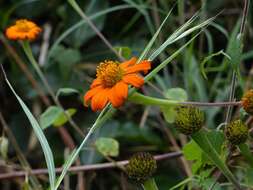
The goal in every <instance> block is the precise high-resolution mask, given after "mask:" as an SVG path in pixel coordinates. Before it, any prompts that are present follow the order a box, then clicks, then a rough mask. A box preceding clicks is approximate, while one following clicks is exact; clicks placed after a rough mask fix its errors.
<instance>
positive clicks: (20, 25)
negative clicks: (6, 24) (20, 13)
mask: <svg viewBox="0 0 253 190" xmlns="http://www.w3.org/2000/svg"><path fill="white" fill-rule="evenodd" d="M15 26H16V28H17V31H18V32H29V31H30V30H31V24H29V22H28V21H27V20H25V19H22V20H18V21H16V25H15Z"/></svg>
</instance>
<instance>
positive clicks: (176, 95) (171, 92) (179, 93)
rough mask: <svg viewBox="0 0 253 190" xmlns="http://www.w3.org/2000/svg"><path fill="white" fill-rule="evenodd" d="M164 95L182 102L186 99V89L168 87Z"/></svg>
mask: <svg viewBox="0 0 253 190" xmlns="http://www.w3.org/2000/svg"><path fill="white" fill-rule="evenodd" d="M164 95H165V97H166V98H168V99H170V100H178V101H180V102H184V101H186V100H187V99H188V97H187V93H186V91H185V90H184V89H182V88H170V89H168V90H167V92H165V93H164Z"/></svg>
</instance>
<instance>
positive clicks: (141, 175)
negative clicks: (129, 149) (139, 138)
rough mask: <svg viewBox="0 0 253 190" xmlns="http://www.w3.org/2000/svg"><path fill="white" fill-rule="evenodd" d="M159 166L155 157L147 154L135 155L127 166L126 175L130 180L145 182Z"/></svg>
mask: <svg viewBox="0 0 253 190" xmlns="http://www.w3.org/2000/svg"><path fill="white" fill-rule="evenodd" d="M156 168H157V165H156V160H155V159H154V157H153V156H152V155H151V154H149V153H146V152H142V153H137V154H135V155H133V156H132V157H131V158H130V160H129V163H128V164H127V166H126V173H127V175H128V177H129V178H130V179H133V180H135V181H137V182H144V181H145V180H147V179H148V178H150V177H151V176H152V174H153V173H154V172H155V171H156Z"/></svg>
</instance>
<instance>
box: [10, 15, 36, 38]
mask: <svg viewBox="0 0 253 190" xmlns="http://www.w3.org/2000/svg"><path fill="white" fill-rule="evenodd" d="M40 32H41V28H40V27H39V26H37V25H36V24H35V23H34V22H32V21H29V20H26V19H20V20H17V21H16V23H15V24H14V25H12V26H10V27H9V28H7V29H6V32H5V34H6V36H7V38H8V39H10V40H34V39H35V38H37V36H38V35H39V33H40Z"/></svg>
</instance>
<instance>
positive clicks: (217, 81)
mask: <svg viewBox="0 0 253 190" xmlns="http://www.w3.org/2000/svg"><path fill="white" fill-rule="evenodd" d="M77 2H78V3H79V5H80V6H81V8H82V9H83V10H84V12H85V13H86V14H87V15H88V16H89V17H90V18H91V19H92V21H93V22H94V24H95V25H96V26H97V28H98V29H99V30H100V31H101V32H102V33H103V34H104V35H105V36H106V37H107V39H108V40H109V41H110V42H111V43H112V44H113V46H114V47H115V48H116V49H117V50H118V51H120V52H121V53H122V55H123V56H124V57H125V58H130V57H131V56H138V55H139V54H140V52H141V51H142V50H143V48H144V47H145V45H146V44H147V43H148V41H149V40H150V39H151V37H152V36H153V34H154V32H155V31H156V29H157V28H158V27H159V25H160V24H161V21H162V20H163V19H164V18H165V16H166V14H167V13H168V12H169V11H170V9H171V8H172V6H173V5H174V6H175V7H174V9H173V11H172V14H171V16H170V17H169V19H168V21H167V23H166V25H165V27H164V28H163V30H162V32H161V33H160V35H159V40H157V42H156V44H155V47H154V49H156V48H157V47H159V45H160V44H161V42H163V41H165V40H166V38H167V37H168V36H169V35H170V34H171V33H173V32H174V31H175V30H176V29H177V28H178V27H179V26H180V25H182V24H183V23H185V21H186V20H188V19H189V18H190V17H191V16H192V15H193V14H194V13H196V12H197V11H199V12H200V18H199V19H200V20H205V19H207V18H210V17H213V16H215V15H217V14H219V15H218V16H217V18H216V19H215V21H214V22H213V23H212V24H211V25H210V26H209V27H208V28H207V29H205V30H204V32H203V33H202V34H201V35H200V37H199V38H198V39H197V40H195V41H194V42H193V43H192V44H191V45H190V46H189V47H187V49H186V50H185V51H183V53H181V54H180V55H179V56H178V57H177V59H176V60H174V61H173V62H172V64H170V65H169V66H168V67H166V68H165V69H164V70H163V71H162V72H160V73H159V75H157V76H156V78H155V80H153V81H151V82H152V84H153V85H155V86H156V87H157V88H159V89H160V90H161V91H162V92H166V91H167V90H168V89H171V88H175V87H180V88H182V89H184V90H185V91H186V93H187V97H188V100H190V101H203V102H215V101H226V100H227V99H228V93H229V84H230V81H231V76H232V67H231V65H229V63H228V61H227V58H225V57H224V56H222V55H218V56H215V57H213V58H211V59H210V60H209V61H208V62H207V63H206V64H205V71H206V74H207V77H208V78H207V79H205V78H204V77H203V75H202V74H201V69H200V66H201V63H202V61H203V60H204V58H205V57H207V56H209V55H211V54H213V53H216V52H218V51H220V50H224V51H226V52H227V51H229V48H230V49H231V47H232V43H233V39H234V38H235V36H236V34H237V33H238V30H239V26H240V25H239V24H240V23H239V22H238V21H239V19H240V17H241V12H242V7H243V1H238V0H223V1H217V0H178V1H174V0H121V1H119V0H89V1H85V0H78V1H77ZM175 3H176V4H175ZM201 7H202V9H201ZM252 8H253V6H252V4H251V7H250V10H252ZM252 17H253V12H252V11H249V18H248V22H247V30H246V34H245V36H244V39H245V43H244V53H243V57H242V58H243V61H242V62H243V64H241V66H240V69H241V70H240V71H241V78H240V80H239V82H238V84H237V88H236V97H237V98H240V97H241V94H242V92H243V91H244V90H245V89H248V88H252V57H253V50H252V43H253V30H252V29H253V28H252V26H253V19H252ZM19 18H27V19H31V20H33V21H35V22H36V23H38V25H40V26H41V27H42V28H43V33H42V35H41V36H40V38H39V40H36V41H35V42H33V43H32V48H33V52H34V54H35V55H36V57H37V58H38V60H39V64H40V67H41V68H42V69H43V72H44V73H45V76H46V78H47V79H48V80H49V83H50V85H51V86H52V87H53V89H54V90H55V93H56V92H57V91H58V90H59V89H61V88H71V89H75V90H77V93H76V92H71V93H66V94H64V93H63V94H60V95H59V99H60V101H61V103H62V104H63V105H64V107H65V108H66V109H68V108H74V109H75V110H76V113H75V114H74V116H73V119H74V120H75V121H76V123H78V126H80V127H81V129H82V130H84V131H85V130H87V129H88V128H89V127H90V126H91V124H92V123H93V121H94V120H95V118H96V117H97V114H96V113H93V112H92V111H91V110H90V108H87V107H84V106H83V100H82V96H83V95H84V93H85V92H86V91H87V89H88V88H89V85H90V83H91V81H92V79H93V78H94V77H95V71H96V70H95V69H96V65H97V64H98V63H99V62H101V61H103V60H108V59H116V57H115V56H114V54H112V53H111V51H110V50H109V49H108V48H107V47H106V46H105V45H104V44H103V42H102V41H101V40H100V39H99V37H98V36H97V35H96V34H95V32H94V31H93V30H92V29H91V28H90V27H89V26H88V25H87V24H86V23H85V22H84V21H82V20H81V18H80V16H79V15H78V14H77V13H76V12H75V11H74V10H73V8H72V7H70V5H69V4H68V3H67V1H61V0H50V1H46V0H23V1H21V0H9V1H6V0H0V28H1V39H0V48H1V51H0V63H1V64H4V67H5V69H6V71H7V75H8V77H9V80H10V81H11V83H12V84H13V86H14V88H15V89H16V91H17V92H18V94H19V95H20V96H21V97H22V99H23V100H24V101H25V102H26V104H28V105H29V107H30V109H31V110H32V111H33V113H34V115H35V116H37V118H39V116H40V114H41V113H43V112H44V111H45V110H46V109H47V107H48V105H45V103H43V101H42V100H41V98H40V96H38V91H37V90H36V89H34V87H33V86H32V85H31V79H28V78H27V77H26V75H25V74H24V70H28V71H29V72H31V73H32V76H33V79H32V80H35V81H37V82H38V83H39V86H40V89H41V90H42V91H44V93H46V91H45V89H44V88H43V85H42V84H41V82H40V80H39V78H38V77H37V75H36V73H35V72H34V70H33V68H32V67H31V65H30V64H29V63H28V60H27V59H26V57H25V56H24V53H23V52H22V50H21V48H20V46H19V45H18V43H16V42H10V41H6V40H5V39H4V37H3V33H4V31H5V28H6V27H7V26H9V25H11V24H12V23H13V22H15V20H16V19H19ZM184 40H186V39H182V40H180V41H178V42H176V43H174V44H173V45H171V46H169V47H168V48H167V49H166V51H165V52H164V53H163V54H162V55H161V56H160V57H159V58H158V59H156V60H155V61H154V62H153V65H154V66H155V65H157V64H158V63H160V61H162V60H164V58H166V57H168V56H169V55H171V54H172V53H173V52H175V51H176V50H177V49H178V48H179V47H181V45H182V44H184V42H185V41H184ZM15 56H16V57H15ZM17 62H21V65H23V67H25V68H23V69H21V68H20V64H17ZM2 79H3V78H2V76H1V80H0V110H1V113H2V115H3V117H4V118H5V120H6V121H7V124H8V127H9V128H10V129H11V130H12V132H13V133H14V135H15V138H16V140H17V141H18V144H19V145H20V147H21V149H22V152H23V153H24V154H25V156H26V158H27V160H28V161H29V163H30V164H31V167H32V168H43V167H45V162H44V158H43V155H42V152H41V148H40V146H39V144H38V142H37V140H36V138H35V136H34V134H33V133H32V131H31V128H30V127H29V125H30V124H29V123H28V120H27V119H26V117H25V115H24V113H23V111H22V110H21V109H20V106H19V105H18V103H17V101H16V99H15V97H14V96H13V95H12V94H11V92H10V90H9V89H8V87H7V85H6V84H5V83H4V81H3V80H2ZM142 91H143V92H145V93H146V94H149V95H152V96H161V95H160V94H159V91H158V92H157V91H156V90H154V89H153V88H152V87H151V86H149V85H146V86H145V87H144V88H143V89H142ZM48 97H49V96H48ZM204 111H205V114H206V126H207V127H208V128H216V127H217V126H218V125H219V124H220V123H222V122H223V121H224V116H225V109H221V108H208V109H204ZM239 113H240V110H235V116H236V114H237V115H238V114H239ZM162 117H163V116H162V114H161V112H160V110H159V109H157V108H153V107H152V108H151V107H146V108H145V107H142V106H139V105H133V104H131V103H126V104H125V105H124V106H123V107H121V108H120V110H119V112H118V113H117V115H116V116H114V117H113V119H111V120H110V121H108V122H107V123H106V125H105V126H104V127H102V128H101V129H100V130H99V131H97V133H96V134H95V135H94V136H93V137H92V138H91V139H90V140H89V146H88V148H87V149H85V150H83V151H82V153H81V155H80V161H81V163H83V164H93V163H100V162H103V161H105V157H104V156H102V154H101V153H98V151H97V150H96V149H95V145H94V143H95V138H98V137H110V138H114V139H116V140H117V141H118V142H119V150H120V151H119V154H118V156H117V157H115V160H123V159H128V158H129V156H131V155H132V154H133V153H134V152H139V151H149V152H151V153H152V154H161V153H165V152H172V151H176V150H177V149H176V148H175V146H174V145H173V143H171V138H172V139H174V140H175V141H176V142H177V144H178V145H179V146H180V147H181V146H183V145H184V144H185V143H186V142H187V138H186V137H181V136H180V135H178V134H177V133H176V132H175V130H174V128H173V124H168V123H164V121H163V120H162ZM62 127H65V128H66V129H67V131H68V132H69V133H70V135H71V136H72V137H73V139H74V142H75V144H76V145H78V144H80V142H81V140H82V137H81V136H80V135H79V134H78V133H76V131H75V130H73V129H72V128H71V127H70V126H69V124H65V125H64V126H62ZM45 133H46V136H47V138H48V140H49V143H50V145H51V146H52V150H53V153H54V155H55V159H56V160H55V161H56V165H57V166H61V165H62V163H63V162H64V156H63V155H64V154H63V153H64V150H65V149H66V145H65V144H64V142H63V140H62V138H61V136H60V134H59V133H58V130H57V128H56V127H49V128H47V129H45ZM3 135H4V132H3ZM5 161H6V162H7V163H8V164H12V163H17V164H18V161H17V157H16V153H15V151H14V149H13V147H12V145H11V144H10V145H9V149H8V159H7V160H5ZM240 172H241V171H240V170H239V171H238V173H239V174H238V175H240ZM119 173H120V172H119V170H115V169H108V170H101V171H88V172H85V174H84V176H85V181H86V189H91V190H95V189H96V190H103V189H112V190H116V189H138V186H136V185H134V183H132V182H129V181H128V180H126V178H125V177H124V175H123V174H122V175H119ZM248 173H249V175H250V174H251V173H252V171H248ZM198 175H199V178H198V183H196V184H194V183H193V186H194V187H195V188H199V189H208V187H209V186H210V184H211V183H212V182H213V181H214V178H211V177H210V178H206V177H205V175H208V174H206V173H205V172H203V171H202V173H201V172H200V173H199V174H198ZM70 178H71V183H70V187H71V189H75V186H76V183H77V182H76V181H77V178H76V175H71V176H70ZM186 178H187V175H186V173H185V170H184V166H183V165H182V164H181V162H180V160H179V159H173V160H164V161H162V162H159V164H158V170H157V173H156V175H155V179H156V180H157V183H158V184H159V188H160V189H161V190H167V189H169V188H170V187H172V186H174V185H176V184H177V183H179V182H180V181H182V180H184V179H186ZM43 180H44V179H43V178H42V181H43ZM251 180H252V179H251ZM248 181H249V180H248ZM22 183H23V182H22V180H16V181H15V180H3V181H0V186H1V189H3V190H5V189H6V190H7V189H12V190H14V189H20V184H22ZM245 183H246V182H245ZM248 183H250V182H248ZM251 183H252V181H251ZM178 189H179V188H178ZM216 189H223V188H222V187H221V186H219V187H218V186H217V188H216Z"/></svg>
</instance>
